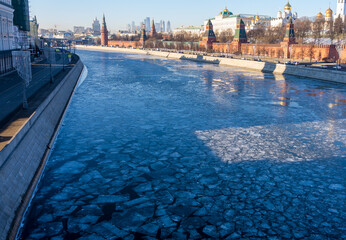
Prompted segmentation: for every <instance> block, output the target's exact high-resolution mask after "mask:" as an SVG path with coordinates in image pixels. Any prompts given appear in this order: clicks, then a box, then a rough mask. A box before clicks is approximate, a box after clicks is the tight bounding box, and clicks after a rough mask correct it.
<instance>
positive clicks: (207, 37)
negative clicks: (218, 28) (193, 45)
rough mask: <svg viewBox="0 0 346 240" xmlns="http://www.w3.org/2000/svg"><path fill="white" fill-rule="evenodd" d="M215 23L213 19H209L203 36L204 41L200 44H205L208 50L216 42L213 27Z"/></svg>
mask: <svg viewBox="0 0 346 240" xmlns="http://www.w3.org/2000/svg"><path fill="white" fill-rule="evenodd" d="M213 28H214V27H213V24H212V23H211V20H210V19H209V21H208V23H207V25H206V31H205V33H204V34H203V36H202V41H200V43H199V45H200V46H205V47H206V49H207V50H210V49H212V47H213V43H214V42H216V36H215V33H214V29H213Z"/></svg>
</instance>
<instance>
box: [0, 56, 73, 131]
mask: <svg viewBox="0 0 346 240" xmlns="http://www.w3.org/2000/svg"><path fill="white" fill-rule="evenodd" d="M66 60H67V59H65V62H66V63H67V61H66ZM49 66H50V65H49V64H48V62H47V61H46V60H43V61H41V62H39V63H34V64H32V81H31V83H30V85H29V87H28V88H27V97H28V99H29V98H30V97H32V96H33V95H34V94H35V93H37V91H38V90H40V89H41V88H42V87H43V86H44V85H46V84H47V83H49V82H50V67H49ZM62 68H63V66H62V59H61V58H60V56H58V58H57V63H56V64H55V65H53V67H52V75H53V76H56V75H58V74H59V73H60V72H61V71H62ZM57 81H59V78H58V79H57ZM22 103H23V80H22V79H21V78H20V77H19V75H18V74H17V72H13V73H11V74H9V75H6V76H3V77H0V106H1V111H0V128H1V127H2V126H3V125H4V124H5V122H6V121H8V120H9V117H11V116H12V115H13V113H14V112H16V111H17V110H19V109H20V108H21V106H22Z"/></svg>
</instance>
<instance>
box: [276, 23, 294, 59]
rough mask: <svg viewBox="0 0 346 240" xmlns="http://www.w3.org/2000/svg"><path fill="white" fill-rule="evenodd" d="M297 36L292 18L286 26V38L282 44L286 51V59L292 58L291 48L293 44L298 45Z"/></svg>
mask: <svg viewBox="0 0 346 240" xmlns="http://www.w3.org/2000/svg"><path fill="white" fill-rule="evenodd" d="M296 43H297V42H296V36H295V34H294V24H293V20H292V17H290V18H289V20H288V23H287V25H286V33H285V38H284V40H283V41H282V42H281V44H280V45H281V47H282V48H283V50H284V58H290V57H291V51H290V49H291V48H290V46H291V45H292V44H296Z"/></svg>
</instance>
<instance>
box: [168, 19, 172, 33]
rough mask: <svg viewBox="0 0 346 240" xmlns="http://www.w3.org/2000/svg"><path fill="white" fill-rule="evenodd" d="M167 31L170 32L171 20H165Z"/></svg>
mask: <svg viewBox="0 0 346 240" xmlns="http://www.w3.org/2000/svg"><path fill="white" fill-rule="evenodd" d="M167 32H168V33H170V32H172V28H171V21H168V22H167Z"/></svg>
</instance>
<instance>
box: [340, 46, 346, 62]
mask: <svg viewBox="0 0 346 240" xmlns="http://www.w3.org/2000/svg"><path fill="white" fill-rule="evenodd" d="M340 59H341V63H342V64H346V45H343V46H342V49H341V51H340Z"/></svg>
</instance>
